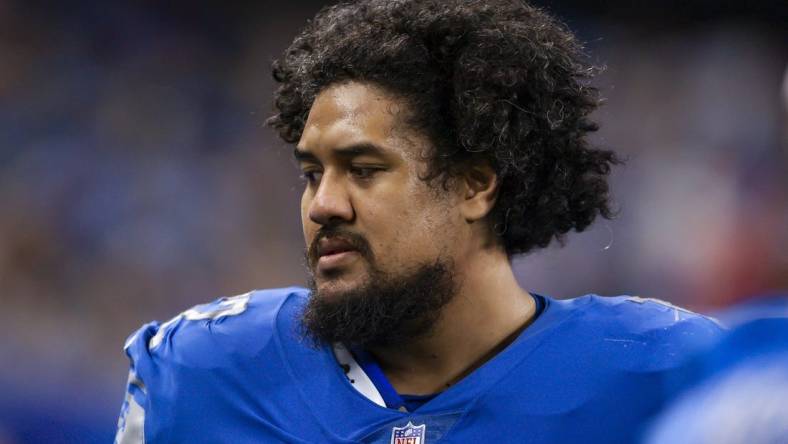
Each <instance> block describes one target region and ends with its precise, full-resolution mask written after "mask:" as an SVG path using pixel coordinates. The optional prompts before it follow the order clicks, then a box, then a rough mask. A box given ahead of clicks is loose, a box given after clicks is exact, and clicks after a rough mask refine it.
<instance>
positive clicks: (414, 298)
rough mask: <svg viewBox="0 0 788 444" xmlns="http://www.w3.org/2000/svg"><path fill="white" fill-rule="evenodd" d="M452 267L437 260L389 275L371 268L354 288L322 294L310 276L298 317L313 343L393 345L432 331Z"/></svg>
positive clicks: (451, 287) (450, 290) (449, 288)
mask: <svg viewBox="0 0 788 444" xmlns="http://www.w3.org/2000/svg"><path fill="white" fill-rule="evenodd" d="M454 278H455V276H454V273H453V267H452V265H451V264H450V263H448V262H441V261H437V262H435V263H433V264H428V265H422V266H419V267H418V268H415V269H413V270H411V271H410V272H408V273H406V274H404V275H400V276H392V275H390V274H387V273H384V272H382V271H380V270H377V269H374V268H373V269H372V270H370V273H369V280H368V281H367V282H366V284H364V285H362V286H360V287H359V288H358V289H355V290H352V291H348V292H346V293H344V294H342V295H336V296H333V297H331V298H327V297H322V296H321V295H320V292H319V291H318V290H317V285H316V284H315V281H314V278H312V279H310V283H309V286H310V289H311V297H310V299H309V302H308V304H307V306H306V307H305V309H304V312H303V315H302V318H301V322H302V326H303V328H304V334H305V336H306V337H307V338H309V339H311V340H312V341H313V342H314V343H315V344H316V345H320V344H333V343H336V342H341V343H343V344H345V345H346V346H348V347H363V348H370V347H396V346H400V345H404V344H407V343H408V342H409V341H412V340H414V339H417V338H422V337H425V336H427V335H429V333H430V332H431V331H432V329H433V327H434V326H435V323H436V322H437V321H438V319H439V318H440V315H441V311H442V309H443V307H444V306H445V305H446V304H447V303H448V302H449V301H450V300H451V299H452V297H453V295H454V292H455V279H454Z"/></svg>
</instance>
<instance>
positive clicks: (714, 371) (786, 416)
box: [644, 69, 788, 444]
mask: <svg viewBox="0 0 788 444" xmlns="http://www.w3.org/2000/svg"><path fill="white" fill-rule="evenodd" d="M782 103H783V116H784V119H785V120H784V121H783V131H784V133H783V134H784V136H786V137H785V138H784V139H783V146H784V148H785V150H786V153H787V154H788V69H786V70H785V74H784V76H783V84H782ZM749 299H750V300H749V301H748V302H746V303H742V304H739V305H738V306H735V307H732V308H730V309H728V310H726V311H724V312H723V313H722V314H721V315H720V316H719V319H720V321H722V323H724V324H725V325H726V326H727V327H729V328H730V329H731V331H730V332H728V333H726V334H725V335H724V336H722V337H721V338H720V340H719V342H718V343H716V344H714V345H713V346H712V347H709V349H708V350H705V351H703V352H702V353H699V355H698V356H697V357H694V358H693V359H692V360H690V361H688V363H687V365H686V368H685V369H684V370H682V371H681V372H677V380H676V381H675V382H674V383H673V384H671V385H675V387H672V388H671V390H673V391H674V392H676V393H678V395H676V400H675V401H674V402H673V403H671V405H670V407H669V408H668V409H666V411H665V412H664V413H662V414H661V415H660V417H659V418H658V420H656V421H655V423H654V425H653V426H652V427H651V428H650V430H649V431H648V432H647V434H646V435H645V440H644V442H646V443H647V444H663V443H664V444H667V443H670V444H676V443H698V444H704V443H709V444H711V443H714V444H739V443H747V444H780V443H786V442H788V293H786V292H785V291H782V292H781V291H773V292H770V293H767V294H761V295H757V296H754V297H751V298H749Z"/></svg>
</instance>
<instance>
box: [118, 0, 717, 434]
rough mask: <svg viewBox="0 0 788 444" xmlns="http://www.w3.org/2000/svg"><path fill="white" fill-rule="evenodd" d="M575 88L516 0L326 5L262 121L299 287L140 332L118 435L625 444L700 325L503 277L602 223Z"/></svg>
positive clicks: (702, 330)
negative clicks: (297, 245)
mask: <svg viewBox="0 0 788 444" xmlns="http://www.w3.org/2000/svg"><path fill="white" fill-rule="evenodd" d="M593 73H594V71H593V70H592V69H591V68H590V67H589V66H588V65H587V64H586V63H585V62H584V57H583V55H582V51H581V47H580V45H579V44H578V43H577V41H576V39H575V38H574V37H573V35H572V34H571V33H570V31H568V30H567V29H566V27H564V26H563V25H562V24H561V23H559V22H557V21H556V20H555V19H553V18H552V17H550V16H549V15H547V14H546V13H544V12H543V11H541V10H540V9H538V8H535V7H532V6H529V5H527V4H525V3H523V2H522V1H520V0H487V1H477V0H398V1H391V0H362V1H356V2H347V3H341V4H338V5H336V6H332V7H328V8H325V9H324V10H322V11H321V12H320V13H319V14H318V15H317V16H316V17H315V19H314V20H313V21H311V22H309V24H308V25H307V26H306V28H305V29H304V30H303V31H302V32H301V33H300V34H299V35H298V36H297V37H296V39H295V40H294V41H293V43H292V44H291V46H290V47H289V48H288V49H287V50H286V51H285V53H284V56H283V57H282V58H281V59H280V60H278V61H277V62H275V64H274V68H273V75H274V78H275V79H276V81H277V82H278V84H279V87H278V89H277V91H276V97H275V99H276V100H275V102H276V111H277V112H276V114H275V115H274V116H273V117H272V118H271V119H270V120H269V123H270V125H271V126H273V127H274V128H275V129H276V130H277V131H278V132H279V134H280V135H281V137H282V138H283V139H284V140H285V141H287V142H290V143H292V144H293V154H294V157H295V159H296V161H297V162H298V164H299V166H300V168H301V171H302V174H303V178H304V191H303V197H302V201H301V216H302V223H303V231H304V239H305V244H306V258H307V263H308V266H309V269H310V272H311V282H310V283H309V285H308V287H309V288H298V287H293V288H284V289H274V290H263V291H253V292H250V293H248V294H244V295H241V296H236V297H232V298H224V299H220V300H218V301H216V302H214V303H210V304H206V305H202V306H197V307H195V308H192V309H190V310H187V311H185V312H183V313H182V314H180V315H178V316H176V317H175V318H173V319H172V320H170V321H168V322H165V323H163V324H159V323H151V324H148V325H146V326H144V327H142V329H140V330H139V331H138V332H137V333H135V334H134V335H133V336H132V337H131V338H130V339H129V340H128V342H127V344H126V353H127V355H128V356H129V358H130V359H131V372H130V376H129V381H128V394H127V397H126V402H125V403H124V405H123V409H122V414H121V418H120V421H119V429H118V434H117V442H119V443H129V442H148V443H156V442H232V443H260V442H289V443H350V442H364V443H387V444H389V443H397V444H405V443H409V444H424V443H430V444H432V443H436V442H458V443H471V442H496V443H505V442H530V443H547V442H562V443H563V442H606V443H614V442H627V441H631V440H633V439H635V436H637V433H638V432H639V428H640V426H641V425H642V424H643V423H644V421H645V420H646V419H648V418H649V417H650V416H651V415H652V414H653V413H654V412H655V411H657V410H658V409H659V408H660V406H661V403H662V401H663V400H662V398H661V396H660V393H662V391H661V384H662V383H663V381H665V380H666V378H667V377H668V376H669V375H670V373H671V371H672V370H673V369H675V368H676V367H677V366H678V365H680V363H681V362H682V361H683V359H684V357H685V356H686V355H687V354H688V353H690V351H691V350H693V348H694V347H696V346H698V345H699V344H700V343H702V342H704V341H705V340H706V339H707V338H710V337H712V336H714V335H716V334H717V332H718V327H717V325H716V324H715V323H714V322H712V321H711V320H709V319H707V318H704V317H702V316H699V315H696V314H694V313H691V312H688V311H686V310H682V309H680V308H678V307H674V306H671V305H669V304H665V303H661V302H658V301H653V300H648V299H642V298H637V297H612V298H606V297H599V296H595V295H587V296H583V297H579V298H576V299H571V300H555V299H551V298H550V297H548V296H543V295H537V294H534V293H530V292H528V291H526V290H525V289H523V288H521V287H520V286H519V284H518V283H517V281H516V280H515V277H514V275H513V272H512V266H511V260H512V257H513V256H515V255H518V254H524V253H528V252H532V251H534V250H537V249H539V248H543V247H546V246H547V245H548V244H550V243H551V242H552V241H554V240H559V241H560V240H562V239H563V237H564V235H565V234H566V233H568V232H569V231H572V230H574V231H583V230H584V229H586V228H587V227H588V226H589V225H590V224H591V223H592V222H593V221H594V219H595V218H596V217H597V216H599V215H601V216H603V217H610V216H611V208H610V205H609V196H608V184H607V178H608V174H609V172H610V169H611V166H612V165H614V164H616V163H618V159H617V157H616V156H615V154H614V153H612V152H610V151H607V150H603V149H599V148H597V147H594V146H592V145H591V144H590V143H589V142H588V141H587V139H586V136H587V135H588V133H589V132H591V131H594V130H596V125H595V124H594V123H593V122H592V121H591V120H590V119H589V117H588V116H589V113H591V112H592V111H593V110H594V109H595V108H596V107H597V105H598V103H599V97H598V94H597V91H596V90H595V89H594V88H593V87H592V86H590V85H589V81H590V79H591V77H592V75H593ZM567 276H571V270H567Z"/></svg>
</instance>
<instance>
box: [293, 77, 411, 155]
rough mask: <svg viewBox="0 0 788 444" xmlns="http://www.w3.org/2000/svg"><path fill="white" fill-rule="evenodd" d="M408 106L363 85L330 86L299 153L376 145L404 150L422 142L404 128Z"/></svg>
mask: <svg viewBox="0 0 788 444" xmlns="http://www.w3.org/2000/svg"><path fill="white" fill-rule="evenodd" d="M406 108H407V107H406V104H405V102H404V100H403V99H400V98H398V97H396V96H394V95H392V94H389V93H387V92H386V91H384V90H382V89H381V88H379V87H377V86H374V85H371V84H368V83H361V82H347V83H342V84H338V85H333V86H329V87H327V88H326V89H324V90H323V91H321V92H320V93H319V94H318V95H317V97H316V98H315V101H314V103H313V105H312V108H311V109H310V111H309V116H308V117H307V121H306V124H305V125H304V131H303V133H302V135H301V140H300V141H299V142H298V147H299V149H302V150H305V149H319V148H330V147H335V146H342V145H345V146H346V145H353V144H362V143H372V144H375V145H378V146H381V147H384V148H386V147H389V148H404V145H407V142H408V141H411V142H414V141H416V139H420V137H419V136H418V134H415V132H413V131H407V130H406V128H405V126H404V125H403V124H402V120H403V115H404V113H405V112H406Z"/></svg>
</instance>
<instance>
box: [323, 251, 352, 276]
mask: <svg viewBox="0 0 788 444" xmlns="http://www.w3.org/2000/svg"><path fill="white" fill-rule="evenodd" d="M357 257H358V251H356V250H345V251H340V252H337V253H332V254H326V255H323V256H320V258H319V259H318V260H317V269H318V271H319V272H322V271H326V270H330V269H332V268H338V267H341V266H344V265H349V264H350V263H351V262H353V260H355V259H356V258H357Z"/></svg>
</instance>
